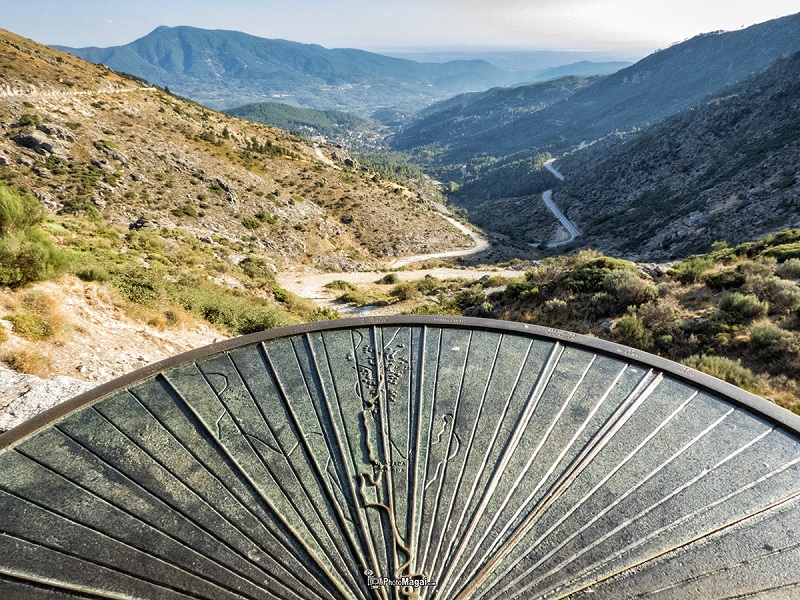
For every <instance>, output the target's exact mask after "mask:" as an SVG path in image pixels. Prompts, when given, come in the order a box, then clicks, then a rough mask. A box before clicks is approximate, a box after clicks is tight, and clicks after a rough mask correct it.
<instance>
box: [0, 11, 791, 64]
mask: <svg viewBox="0 0 800 600" xmlns="http://www.w3.org/2000/svg"><path fill="white" fill-rule="evenodd" d="M798 11H800V7H799V6H798V2H797V0H727V1H726V2H720V1H719V0H125V1H123V0H0V27H2V28H3V29H8V30H10V31H13V32H14V33H18V34H20V35H23V36H25V37H29V38H32V39H34V40H36V41H38V42H42V43H46V44H63V45H68V46H112V45H120V44H125V43H128V42H130V41H133V40H134V39H136V38H139V37H141V36H143V35H145V34H147V33H149V32H150V31H152V30H153V29H155V28H156V27H157V26H159V25H172V26H174V25H193V26H196V27H203V28H207V29H235V30H239V31H245V32H247V33H251V34H254V35H258V36H261V37H267V38H284V39H290V40H295V41H299V42H306V43H317V44H321V45H323V46H327V47H354V48H364V49H368V50H375V49H377V50H381V49H382V50H388V49H390V48H391V49H400V48H409V47H413V46H424V47H428V48H432V47H442V46H444V47H453V46H479V47H516V48H553V49H556V48H557V49H575V50H577V49H609V48H631V49H633V48H636V49H645V50H648V51H649V50H654V49H656V48H661V47H665V46H668V45H669V44H671V43H673V42H678V41H682V40H684V39H686V38H688V37H691V36H693V35H695V34H698V33H703V32H707V31H715V30H719V29H726V30H730V29H738V28H740V27H741V26H743V25H745V26H746V25H752V24H753V23H760V22H762V21H767V20H769V19H772V18H775V17H779V16H784V15H788V14H792V13H795V12H798Z"/></svg>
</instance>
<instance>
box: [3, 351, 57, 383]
mask: <svg viewBox="0 0 800 600" xmlns="http://www.w3.org/2000/svg"><path fill="white" fill-rule="evenodd" d="M3 362H5V363H6V364H8V366H9V367H11V368H12V369H14V370H15V371H17V372H18V373H26V374H28V375H36V376H37V377H48V376H49V375H50V374H51V367H50V359H48V358H47V356H46V355H45V354H44V353H42V352H40V351H39V350H36V349H35V348H20V349H18V350H14V351H13V352H7V353H6V354H5V355H3Z"/></svg>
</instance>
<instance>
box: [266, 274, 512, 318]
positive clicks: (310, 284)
mask: <svg viewBox="0 0 800 600" xmlns="http://www.w3.org/2000/svg"><path fill="white" fill-rule="evenodd" d="M521 274H522V273H521V272H520V271H515V270H513V269H455V268H448V267H443V268H438V269H421V270H419V271H397V272H396V273H395V275H397V279H398V281H399V282H404V281H416V280H417V279H423V278H425V277H426V276H427V275H430V276H431V277H437V278H439V279H480V278H481V277H484V276H487V275H488V276H492V275H502V276H504V277H519V276H520V275H521ZM385 275H386V273H385V272H383V271H362V272H357V273H313V272H306V273H301V272H285V273H278V275H277V279H278V284H279V285H280V286H281V287H283V288H285V289H287V290H289V291H290V292H294V293H295V294H297V295H298V296H300V297H302V298H307V299H309V300H313V301H314V302H315V303H316V304H317V305H318V306H321V307H328V308H333V309H335V310H337V311H338V312H339V314H341V315H342V316H343V317H344V316H347V317H355V316H365V315H367V314H369V315H374V316H383V315H392V314H397V309H396V308H393V307H392V306H363V307H352V306H347V305H344V304H341V303H338V302H336V298H338V297H339V296H341V295H342V293H343V292H342V291H341V290H331V289H328V288H326V287H325V285H327V284H329V283H331V282H332V281H336V280H341V281H346V282H348V283H352V284H353V285H359V286H374V285H375V282H377V281H378V280H379V279H381V278H382V277H384V276H385ZM380 287H381V288H383V289H385V290H386V291H389V290H390V289H391V287H392V286H390V285H386V286H380Z"/></svg>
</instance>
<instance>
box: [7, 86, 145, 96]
mask: <svg viewBox="0 0 800 600" xmlns="http://www.w3.org/2000/svg"><path fill="white" fill-rule="evenodd" d="M157 89H158V88H154V87H136V88H108V89H105V90H86V91H78V92H67V91H50V92H43V91H39V89H38V88H37V87H36V86H34V85H32V86H31V89H30V90H16V89H12V88H11V87H10V86H6V87H2V88H0V97H6V98H55V97H61V96H96V95H99V94H134V93H137V92H155V91H156V90H157Z"/></svg>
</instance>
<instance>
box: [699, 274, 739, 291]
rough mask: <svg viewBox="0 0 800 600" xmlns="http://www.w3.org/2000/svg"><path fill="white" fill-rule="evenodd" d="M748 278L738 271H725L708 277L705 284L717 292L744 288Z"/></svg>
mask: <svg viewBox="0 0 800 600" xmlns="http://www.w3.org/2000/svg"><path fill="white" fill-rule="evenodd" d="M746 278H747V276H746V275H745V274H744V273H742V272H741V271H738V270H736V269H725V270H724V271H718V272H717V273H712V274H711V275H708V276H706V279H705V284H706V285H707V286H708V288H709V289H711V290H714V291H715V292H721V291H722V290H730V289H735V288H739V287H742V286H743V285H744V282H745V279H746Z"/></svg>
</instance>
